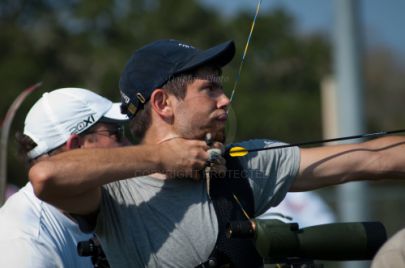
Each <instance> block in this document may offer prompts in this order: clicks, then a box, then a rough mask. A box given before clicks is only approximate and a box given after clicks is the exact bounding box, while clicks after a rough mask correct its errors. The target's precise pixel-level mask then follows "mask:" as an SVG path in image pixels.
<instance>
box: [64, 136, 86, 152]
mask: <svg viewBox="0 0 405 268" xmlns="http://www.w3.org/2000/svg"><path fill="white" fill-rule="evenodd" d="M82 143H83V142H82V139H81V138H80V136H79V135H77V134H72V135H70V137H69V139H68V140H67V142H66V149H67V150H73V149H77V148H80V147H81V146H82Z"/></svg>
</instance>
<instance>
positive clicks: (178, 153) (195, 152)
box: [158, 138, 218, 180]
mask: <svg viewBox="0 0 405 268" xmlns="http://www.w3.org/2000/svg"><path fill="white" fill-rule="evenodd" d="M158 146H159V150H158V152H159V159H160V166H161V172H162V173H165V174H166V175H167V176H168V177H169V178H192V179H194V180H199V179H201V177H200V171H201V170H203V169H204V167H205V166H206V164H207V161H208V158H209V154H208V152H207V151H208V149H209V147H208V145H207V144H206V142H204V141H200V140H186V139H183V138H174V139H170V140H167V141H164V142H162V143H160V144H159V145H158ZM217 146H218V145H217Z"/></svg>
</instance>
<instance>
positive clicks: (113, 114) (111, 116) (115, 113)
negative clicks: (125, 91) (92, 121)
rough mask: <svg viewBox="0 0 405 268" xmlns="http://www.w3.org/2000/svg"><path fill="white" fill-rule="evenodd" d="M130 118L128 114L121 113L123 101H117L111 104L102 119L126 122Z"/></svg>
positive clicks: (104, 120) (112, 121)
mask: <svg viewBox="0 0 405 268" xmlns="http://www.w3.org/2000/svg"><path fill="white" fill-rule="evenodd" d="M128 120H129V118H128V116H127V115H126V114H122V113H121V103H120V102H116V103H113V104H112V105H111V108H110V109H109V110H108V111H107V112H106V113H105V114H104V115H103V116H102V118H101V121H103V122H111V123H114V122H117V123H125V122H126V121H128Z"/></svg>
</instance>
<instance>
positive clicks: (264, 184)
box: [234, 140, 300, 216]
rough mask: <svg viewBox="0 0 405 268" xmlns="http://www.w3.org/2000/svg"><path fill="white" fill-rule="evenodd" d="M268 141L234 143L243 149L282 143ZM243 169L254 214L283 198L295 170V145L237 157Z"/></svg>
mask: <svg viewBox="0 0 405 268" xmlns="http://www.w3.org/2000/svg"><path fill="white" fill-rule="evenodd" d="M284 144H285V143H281V142H277V141H271V140H250V141H246V142H242V143H238V144H234V145H237V146H242V147H244V148H247V149H252V148H263V147H273V146H279V145H284ZM240 162H241V164H242V167H243V172H244V173H245V175H246V176H247V177H248V179H249V183H250V186H251V188H252V191H253V195H254V201H255V211H256V215H255V216H258V215H260V214H262V213H264V212H265V211H266V210H267V209H269V208H270V207H274V206H276V205H278V204H279V203H280V202H281V201H282V200H283V199H284V197H285V195H286V193H287V192H288V190H289V188H290V186H291V184H292V183H293V181H294V179H295V177H296V176H297V174H298V171H299V165H300V151H299V148H298V147H288V148H280V149H271V150H264V151H258V152H251V153H249V154H247V155H246V156H243V157H241V158H240Z"/></svg>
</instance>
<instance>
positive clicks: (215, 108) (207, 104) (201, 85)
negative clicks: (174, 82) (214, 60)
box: [172, 67, 229, 142]
mask: <svg viewBox="0 0 405 268" xmlns="http://www.w3.org/2000/svg"><path fill="white" fill-rule="evenodd" d="M220 79H221V76H220V74H219V71H218V70H216V69H213V68H210V67H203V68H201V69H199V70H198V71H197V73H196V78H195V79H194V80H193V81H192V82H191V83H190V84H189V85H188V86H187V90H186V96H185V98H184V99H175V100H174V102H175V105H174V108H173V109H174V128H175V131H176V132H177V134H178V135H180V136H181V137H184V138H197V139H204V138H205V136H206V134H207V133H211V134H212V137H213V138H214V140H216V141H220V142H224V141H225V123H226V120H227V118H228V116H227V112H226V110H227V107H228V105H229V99H228V97H227V96H226V95H225V93H224V91H223V87H222V83H221V80H220ZM172 97H173V98H175V97H174V96H172Z"/></svg>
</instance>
